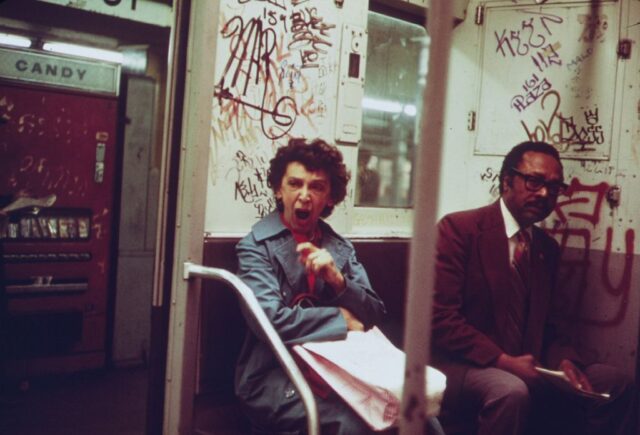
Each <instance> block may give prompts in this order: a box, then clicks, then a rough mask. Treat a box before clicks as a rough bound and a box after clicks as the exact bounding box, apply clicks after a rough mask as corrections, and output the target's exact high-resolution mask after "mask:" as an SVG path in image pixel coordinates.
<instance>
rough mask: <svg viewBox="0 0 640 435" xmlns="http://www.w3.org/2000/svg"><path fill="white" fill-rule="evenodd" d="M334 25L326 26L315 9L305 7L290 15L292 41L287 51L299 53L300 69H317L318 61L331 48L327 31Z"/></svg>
mask: <svg viewBox="0 0 640 435" xmlns="http://www.w3.org/2000/svg"><path fill="white" fill-rule="evenodd" d="M335 27H336V26H335V24H326V23H325V22H324V20H323V18H321V17H318V15H317V9H316V8H308V7H305V8H304V9H301V10H299V11H294V12H293V13H292V14H291V32H292V41H291V42H290V43H289V49H297V50H299V53H300V60H301V62H302V68H318V67H319V66H320V65H319V64H318V59H319V58H320V56H321V55H322V54H326V53H327V50H325V49H326V48H327V47H331V46H332V44H331V41H330V40H329V31H330V30H332V29H334V28H335Z"/></svg>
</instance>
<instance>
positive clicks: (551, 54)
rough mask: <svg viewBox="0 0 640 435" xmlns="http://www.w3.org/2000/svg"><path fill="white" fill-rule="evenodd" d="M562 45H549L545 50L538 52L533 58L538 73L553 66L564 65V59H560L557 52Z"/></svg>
mask: <svg viewBox="0 0 640 435" xmlns="http://www.w3.org/2000/svg"><path fill="white" fill-rule="evenodd" d="M559 45H560V44H558V43H556V44H553V45H552V44H549V45H547V46H546V47H544V49H542V50H538V51H537V52H536V53H535V54H534V55H532V56H531V61H532V62H533V64H534V65H535V66H536V68H538V71H540V72H542V71H544V70H545V69H547V68H550V67H551V66H553V65H558V66H561V65H562V59H560V55H559V54H558V52H557V51H556V48H557V47H559Z"/></svg>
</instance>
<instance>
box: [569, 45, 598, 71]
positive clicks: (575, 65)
mask: <svg viewBox="0 0 640 435" xmlns="http://www.w3.org/2000/svg"><path fill="white" fill-rule="evenodd" d="M592 54H593V47H588V48H587V50H586V51H585V52H584V53H582V54H579V55H578V56H576V57H575V58H573V59H572V60H571V62H569V63H568V64H567V69H568V70H569V71H576V69H578V66H580V65H581V64H582V62H584V61H585V60H586V59H588V58H590V57H591V55H592Z"/></svg>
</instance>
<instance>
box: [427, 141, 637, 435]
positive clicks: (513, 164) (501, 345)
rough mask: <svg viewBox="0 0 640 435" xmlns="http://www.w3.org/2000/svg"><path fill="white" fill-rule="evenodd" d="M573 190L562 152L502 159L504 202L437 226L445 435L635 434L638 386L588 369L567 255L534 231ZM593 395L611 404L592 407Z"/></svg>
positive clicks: (437, 352) (437, 354) (538, 145)
mask: <svg viewBox="0 0 640 435" xmlns="http://www.w3.org/2000/svg"><path fill="white" fill-rule="evenodd" d="M566 187H567V186H566V184H565V183H564V177H563V170H562V163H561V162H560V156H559V154H558V151H557V150H556V149H555V148H554V147H553V146H551V145H549V144H546V143H544V142H524V143H521V144H519V145H517V146H515V147H514V148H513V149H512V150H511V151H510V152H509V153H508V154H507V155H506V156H505V158H504V161H503V164H502V169H501V171H500V199H499V200H498V201H496V202H494V203H493V204H491V205H488V206H485V207H481V208H478V209H474V210H467V211H463V212H457V213H453V214H450V215H447V216H445V217H444V218H443V219H442V220H441V221H440V222H439V224H438V244H437V257H436V282H435V296H434V314H433V330H432V333H433V339H432V342H433V346H434V350H433V361H432V363H433V365H434V366H435V367H437V368H439V369H440V370H442V371H443V372H444V373H445V374H446V375H447V384H448V386H447V390H446V392H445V398H444V402H443V409H442V413H441V421H442V423H443V425H444V426H445V432H446V433H447V434H455V433H469V430H471V433H477V434H478V435H485V434H494V435H501V434H523V433H529V434H534V435H538V434H542V433H544V434H545V435H546V434H551V433H558V434H587V433H588V434H605V433H606V434H617V433H626V432H624V431H625V430H629V429H630V427H629V426H631V425H630V424H629V423H627V420H628V419H630V418H631V415H632V412H633V411H632V409H631V408H632V406H633V405H632V397H633V395H634V394H635V393H634V388H633V387H632V386H631V383H630V382H629V381H628V380H627V379H626V377H625V376H624V375H622V374H621V373H620V372H619V371H618V370H617V369H615V368H613V367H610V366H607V365H604V364H587V362H586V361H585V360H583V359H582V358H581V357H580V355H579V354H578V353H577V352H576V351H575V350H574V348H573V347H572V346H571V341H570V339H569V338H568V337H567V336H564V335H562V332H563V330H564V328H563V326H564V325H563V324H562V323H563V321H564V322H566V321H567V320H568V319H567V317H566V316H563V315H562V313H561V312H560V310H559V309H558V308H561V307H560V305H562V304H557V303H556V300H555V299H554V297H555V291H554V285H555V281H556V271H557V266H558V261H559V248H558V245H557V243H556V242H555V240H553V239H552V238H551V237H550V236H548V235H547V234H546V233H545V232H544V231H543V230H541V229H540V228H538V227H536V226H534V224H535V223H536V222H540V221H542V220H543V219H545V218H546V217H547V216H549V214H550V213H551V212H552V211H553V209H554V207H555V205H556V202H557V199H558V196H559V195H561V194H562V193H564V191H565V189H566ZM538 368H547V369H551V370H557V371H559V372H564V374H565V375H566V377H567V379H568V383H570V384H571V385H572V386H573V387H574V388H575V391H573V392H564V391H562V390H560V389H558V388H554V386H553V385H552V384H551V383H549V381H548V380H547V379H545V378H543V377H542V375H541V374H540V372H539V371H538ZM594 392H606V393H608V394H609V396H610V398H609V399H605V398H593V397H587V396H588V395H589V393H594ZM592 395H593V394H592ZM587 428H588V429H587Z"/></svg>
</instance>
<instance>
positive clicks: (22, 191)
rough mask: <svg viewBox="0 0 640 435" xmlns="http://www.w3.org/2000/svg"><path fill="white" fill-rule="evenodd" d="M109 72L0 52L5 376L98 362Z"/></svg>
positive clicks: (111, 159)
mask: <svg viewBox="0 0 640 435" xmlns="http://www.w3.org/2000/svg"><path fill="white" fill-rule="evenodd" d="M119 76H120V71H119V66H118V65H115V64H108V63H97V62H88V61H85V60H80V59H77V58H71V57H60V56H54V55H49V54H43V53H39V52H34V51H17V50H8V49H0V195H3V196H4V197H5V199H6V198H9V199H8V200H5V204H9V205H6V206H5V207H4V209H3V214H4V216H3V217H2V218H3V221H4V222H3V225H1V226H0V243H2V260H1V261H2V267H3V269H4V283H3V285H2V286H0V291H2V292H3V295H2V296H3V297H4V299H5V302H6V303H5V305H6V307H5V309H4V310H3V311H4V313H2V315H3V316H5V318H4V323H5V324H6V332H7V334H6V337H7V338H6V341H7V343H5V353H6V354H5V358H6V361H5V366H6V367H5V371H6V374H7V375H8V376H31V375H39V374H48V373H60V372H70V371H77V370H82V369H88V368H98V367H102V366H104V364H105V357H106V343H107V337H108V333H107V327H108V317H109V315H108V310H109V299H110V291H111V290H110V277H111V276H112V266H113V265H112V252H113V243H112V242H113V240H114V205H115V201H114V199H115V198H114V197H115V189H116V182H115V181H116V179H115V173H116V162H117V154H118V151H117V148H118V134H117V119H118V82H119Z"/></svg>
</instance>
